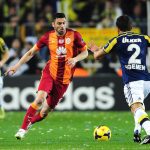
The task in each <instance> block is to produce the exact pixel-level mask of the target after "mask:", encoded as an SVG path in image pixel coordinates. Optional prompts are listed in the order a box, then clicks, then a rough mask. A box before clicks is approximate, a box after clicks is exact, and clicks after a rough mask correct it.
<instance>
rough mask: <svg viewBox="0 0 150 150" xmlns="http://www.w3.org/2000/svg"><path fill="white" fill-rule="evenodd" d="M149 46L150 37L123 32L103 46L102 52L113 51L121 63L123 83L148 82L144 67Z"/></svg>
mask: <svg viewBox="0 0 150 150" xmlns="http://www.w3.org/2000/svg"><path fill="white" fill-rule="evenodd" d="M149 46H150V37H149V36H147V35H141V34H135V33H133V32H124V33H122V34H119V35H118V36H117V37H114V38H112V39H111V40H109V42H108V43H107V44H106V45H105V46H104V51H105V52H106V53H110V52H111V51H115V52H116V53H117V54H118V56H119V60H120V63H121V68H122V74H123V82H124V83H125V84H126V83H129V82H132V81H137V80H145V81H148V80H150V74H149V73H148V70H147V66H146V54H147V47H149Z"/></svg>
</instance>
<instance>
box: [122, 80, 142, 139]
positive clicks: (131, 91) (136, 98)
mask: <svg viewBox="0 0 150 150" xmlns="http://www.w3.org/2000/svg"><path fill="white" fill-rule="evenodd" d="M124 95H125V98H126V101H127V103H128V105H129V107H131V105H132V104H134V103H137V102H140V104H141V107H142V103H143V100H144V92H143V82H141V81H140V82H139V81H136V82H130V83H128V84H126V85H125V86H124ZM133 115H134V112H133ZM134 121H135V127H134V134H133V140H134V142H141V134H140V132H141V125H140V123H139V122H138V118H137V117H136V116H135V115H134Z"/></svg>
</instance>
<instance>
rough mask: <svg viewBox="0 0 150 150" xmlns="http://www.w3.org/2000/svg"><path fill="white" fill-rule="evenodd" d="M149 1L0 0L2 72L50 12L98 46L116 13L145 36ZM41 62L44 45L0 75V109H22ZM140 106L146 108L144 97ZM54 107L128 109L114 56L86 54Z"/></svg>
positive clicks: (110, 32) (46, 24)
mask: <svg viewBox="0 0 150 150" xmlns="http://www.w3.org/2000/svg"><path fill="white" fill-rule="evenodd" d="M149 5H150V4H149V1H146V0H132V1H130V0H61V1H58V0H55V1H54V0H44V1H43V0H26V1H22V0H0V35H1V36H2V37H3V38H4V40H5V41H6V43H7V45H8V47H9V49H10V58H9V60H8V61H7V63H6V65H5V66H4V67H3V72H5V71H6V70H7V68H8V67H9V66H11V65H13V64H15V63H16V62H17V61H18V60H19V58H20V57H21V56H22V55H23V54H24V53H25V52H26V51H27V50H28V49H29V48H31V47H32V46H33V45H34V43H35V42H36V41H37V39H38V38H39V37H40V36H41V35H42V34H43V33H44V32H46V31H47V30H49V29H50V28H51V21H52V17H53V14H54V13H56V12H64V13H65V14H66V16H67V19H68V21H69V24H68V26H69V27H71V28H74V29H76V30H78V31H79V32H80V33H81V34H82V35H83V38H84V40H85V41H86V42H87V43H88V42H89V41H90V40H94V41H95V42H96V43H97V44H98V45H100V44H101V45H103V44H104V43H105V42H106V41H107V40H108V39H110V38H111V37H113V36H115V35H117V32H116V28H115V20H116V18H117V17H118V16H120V15H122V14H127V15H129V16H130V17H131V19H132V20H133V23H134V31H135V32H138V33H142V34H148V25H147V24H148V17H149V16H147V14H149V13H148V6H149ZM147 56H149V54H147ZM47 60H48V55H47V49H46V48H43V50H42V51H40V53H39V54H38V55H36V56H35V57H34V58H33V59H32V60H31V61H29V62H28V63H27V64H24V65H23V66H22V67H21V68H20V70H19V71H18V72H17V73H16V74H15V75H14V76H13V77H6V78H5V79H4V89H3V92H2V98H3V104H4V108H5V109H6V110H8V111H14V110H15V111H18V110H19V111H20V110H26V109H27V108H28V106H29V104H30V103H31V99H33V97H35V95H36V87H37V85H38V81H39V78H40V73H41V69H42V68H43V66H44V64H45V62H46V61H47ZM147 63H148V66H150V63H149V62H147ZM146 109H148V110H150V105H148V100H146ZM56 110H61V111H62V110H69V111H70V110H82V111H84V110H128V106H127V104H126V102H125V99H124V96H123V87H122V80H121V74H120V65H119V62H118V58H117V56H116V55H115V54H113V55H109V56H107V57H105V58H104V59H103V60H102V61H97V60H96V61H95V60H94V59H93V57H92V55H91V54H89V56H88V58H87V59H86V60H84V61H82V62H81V63H78V69H77V71H76V73H75V77H74V80H73V82H72V84H71V85H70V87H69V89H68V91H67V93H66V95H65V97H64V99H63V101H62V102H61V103H60V104H59V105H58V107H57V108H56Z"/></svg>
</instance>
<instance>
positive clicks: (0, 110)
mask: <svg viewBox="0 0 150 150" xmlns="http://www.w3.org/2000/svg"><path fill="white" fill-rule="evenodd" d="M2 88H3V78H2V77H1V76H0V119H3V118H4V117H5V110H4V107H3V104H2V96H1V94H2Z"/></svg>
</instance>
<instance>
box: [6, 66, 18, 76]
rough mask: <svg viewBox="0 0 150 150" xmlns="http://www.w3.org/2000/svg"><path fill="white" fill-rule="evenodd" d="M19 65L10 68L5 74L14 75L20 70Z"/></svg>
mask: <svg viewBox="0 0 150 150" xmlns="http://www.w3.org/2000/svg"><path fill="white" fill-rule="evenodd" d="M18 68H19V66H18V65H17V64H16V65H14V66H12V67H10V68H8V70H7V71H6V72H5V73H4V74H5V76H7V75H14V74H15V73H16V71H17V70H18Z"/></svg>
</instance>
